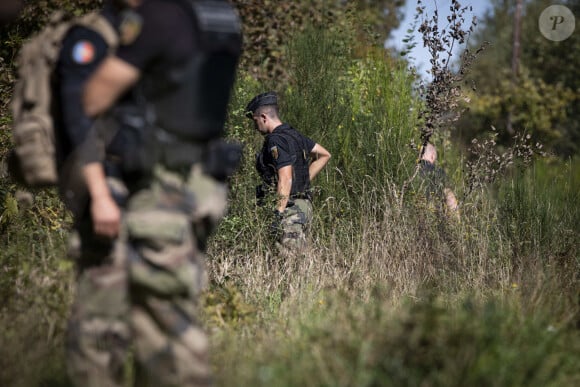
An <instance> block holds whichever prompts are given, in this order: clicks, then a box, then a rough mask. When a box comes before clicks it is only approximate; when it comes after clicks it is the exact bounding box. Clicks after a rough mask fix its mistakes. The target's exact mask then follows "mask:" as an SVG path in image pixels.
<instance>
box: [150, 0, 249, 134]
mask: <svg viewBox="0 0 580 387" xmlns="http://www.w3.org/2000/svg"><path fill="white" fill-rule="evenodd" d="M174 1H177V2H178V3H180V4H182V5H183V6H184V8H185V9H186V10H187V12H188V13H189V14H190V16H191V17H192V20H193V23H194V31H195V34H196V37H195V38H196V47H195V50H194V54H193V56H192V58H191V59H190V60H189V61H188V62H187V63H186V64H185V65H184V66H182V67H179V68H174V69H170V71H167V69H163V70H162V71H159V74H153V76H148V77H144V78H145V82H147V83H145V84H144V85H143V91H144V94H145V96H146V99H147V101H148V102H149V103H150V104H151V105H152V106H153V109H154V112H155V123H156V126H158V127H160V128H161V129H163V130H164V131H166V132H168V133H169V134H170V135H174V136H175V137H176V138H177V139H179V140H183V141H194V142H206V141H209V140H212V139H215V138H218V137H220V136H222V135H223V130H224V124H225V120H226V116H227V105H228V102H229V98H230V92H231V89H232V86H233V83H234V79H235V75H236V66H237V63H238V59H239V57H240V54H241V47H242V35H241V24H240V21H239V18H238V15H237V14H236V12H235V10H234V9H233V8H232V6H231V5H229V3H228V2H227V1H225V0H195V1H193V0H174ZM176 38H177V37H176Z"/></svg>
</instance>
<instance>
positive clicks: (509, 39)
mask: <svg viewBox="0 0 580 387" xmlns="http://www.w3.org/2000/svg"><path fill="white" fill-rule="evenodd" d="M491 3H492V7H491V8H490V10H489V12H488V13H487V14H486V15H485V16H484V17H483V18H482V20H480V21H479V25H478V28H477V30H476V33H475V34H474V36H473V37H472V39H471V40H470V42H469V43H470V47H469V48H470V49H475V48H476V47H478V46H479V45H481V44H482V43H483V42H484V41H488V42H490V46H489V47H487V49H486V50H485V51H484V52H483V53H482V54H481V56H480V57H479V58H478V60H477V61H476V63H475V64H474V65H473V66H472V68H471V72H470V80H471V81H473V82H474V83H475V85H476V87H477V89H476V90H475V91H473V92H472V93H471V101H470V103H469V110H468V111H467V112H466V114H464V116H463V119H462V120H461V121H460V122H459V124H458V125H457V128H456V130H455V133H456V134H457V135H458V136H459V137H460V138H462V139H463V142H464V143H468V142H469V141H470V140H471V139H472V138H474V137H477V136H479V135H481V134H482V133H485V132H487V131H488V130H489V127H490V125H494V126H495V127H496V128H502V132H501V140H502V143H503V144H507V143H508V141H509V138H510V136H511V134H510V133H509V132H508V131H507V130H506V122H507V117H508V112H510V111H513V112H515V116H514V117H513V125H514V127H517V128H518V129H519V130H525V131H526V132H528V133H530V134H532V135H533V137H534V139H535V140H537V141H540V142H542V143H543V144H544V145H545V146H546V147H547V149H548V150H549V151H552V152H554V153H555V154H557V155H559V156H561V157H564V158H566V157H571V156H574V155H577V154H578V151H579V149H578V147H579V146H580V69H579V67H578V65H577V63H578V55H579V54H578V53H579V52H580V33H578V28H576V29H575V31H574V33H573V34H572V35H571V36H570V37H569V38H568V39H566V40H564V41H561V42H553V41H550V40H548V39H546V38H545V37H544V36H543V35H542V34H541V33H540V32H539V30H538V19H539V17H540V14H541V13H542V11H543V10H544V9H545V8H546V7H548V6H549V5H552V4H553V3H554V2H552V1H548V0H525V1H523V10H522V15H523V16H522V19H521V41H520V51H521V52H520V59H519V71H518V73H517V74H516V79H515V81H512V79H513V76H514V74H513V73H512V70H511V69H512V53H513V31H514V12H515V5H516V1H505V0H492V1H491ZM557 4H559V5H565V6H567V7H568V8H569V9H570V10H571V11H572V13H573V14H574V15H575V16H576V18H578V15H580V2H579V1H577V0H563V1H560V2H558V3H557ZM577 22H578V20H576V24H577Z"/></svg>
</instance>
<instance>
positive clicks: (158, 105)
mask: <svg viewBox="0 0 580 387" xmlns="http://www.w3.org/2000/svg"><path fill="white" fill-rule="evenodd" d="M129 1H130V2H131V3H132V4H133V5H138V6H137V8H135V10H134V11H132V12H126V13H124V15H123V17H122V21H121V27H120V43H121V44H120V47H119V49H118V51H117V52H116V53H115V55H110V56H108V57H107V58H105V59H104V61H103V62H102V63H101V65H100V66H99V67H98V68H97V70H96V72H95V73H94V74H93V75H92V76H91V78H90V79H89V81H88V82H87V84H86V87H85V90H84V97H83V105H84V111H85V112H86V113H87V115H88V116H89V117H98V120H97V125H96V126H97V128H98V127H105V128H108V127H110V126H114V125H119V129H118V130H117V131H116V133H117V134H116V136H117V137H120V138H121V140H122V143H123V144H124V147H123V149H122V151H121V152H115V153H112V152H108V153H107V155H106V157H105V161H104V162H103V161H94V162H87V163H85V164H84V166H83V168H82V176H83V179H84V182H85V184H86V187H87V190H88V193H89V196H90V199H91V200H90V206H89V214H90V217H89V219H90V222H89V224H87V225H86V229H85V230H84V232H81V233H80V234H81V238H80V253H79V254H78V255H79V258H78V262H79V277H78V290H77V300H76V302H75V305H74V307H73V311H72V316H71V323H70V330H69V335H68V340H69V341H68V343H69V344H68V359H69V368H70V370H71V375H72V376H73V379H74V380H75V382H76V383H77V384H78V385H83V386H96V385H98V386H101V385H106V386H122V385H124V384H123V371H124V367H123V365H124V363H125V359H126V355H127V350H128V348H129V345H130V343H131V342H132V343H133V345H132V348H133V349H134V352H135V356H134V358H135V363H136V370H135V373H134V375H135V376H134V378H135V383H134V384H135V385H136V386H204V385H208V384H210V382H211V372H210V365H209V359H208V340H207V337H206V334H205V333H204V332H203V330H202V327H201V324H200V321H199V319H198V317H197V312H196V308H197V305H196V304H197V300H198V296H199V294H200V292H201V290H202V286H203V284H202V282H203V278H204V262H203V261H204V259H203V252H204V250H205V245H206V242H207V238H208V236H209V235H210V234H211V232H212V231H213V230H214V228H215V226H216V225H217V222H218V221H219V220H220V219H221V217H222V216H223V214H224V212H225V209H226V198H227V186H226V183H225V180H226V178H227V177H228V176H229V175H230V174H231V173H232V172H233V170H234V168H235V167H236V166H237V163H238V157H239V155H240V149H239V148H238V147H236V146H235V145H231V144H228V143H225V142H224V141H223V140H222V139H221V137H222V135H223V129H224V121H225V116H226V108H227V104H228V101H229V94H230V90H231V86H232V84H233V80H234V77H235V69H236V66H237V60H238V57H239V54H240V47H241V35H240V25H239V20H238V18H237V15H236V13H235V12H234V11H233V10H232V9H231V8H230V6H229V5H228V3H227V2H226V1H218V0H215V1H190V0H178V1H166V0H129ZM195 20H197V22H195ZM128 90H132V93H133V95H134V96H135V101H139V102H141V101H143V102H145V103H144V104H140V103H137V104H135V105H129V107H128V108H127V107H126V106H125V105H124V104H123V103H119V102H118V101H119V99H120V97H121V96H123V95H124V94H125V93H126V92H127V91H128ZM103 114H104V115H103ZM107 131H109V132H110V130H108V129H107V130H105V131H104V132H107ZM98 132H99V131H97V133H98ZM101 133H102V131H101ZM101 142H102V141H101ZM104 142H105V143H107V142H108V140H107V139H105V140H104ZM95 245H99V246H100V247H98V248H97V247H95Z"/></svg>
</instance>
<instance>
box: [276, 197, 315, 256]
mask: <svg viewBox="0 0 580 387" xmlns="http://www.w3.org/2000/svg"><path fill="white" fill-rule="evenodd" d="M292 202H293V203H294V205H291V206H288V207H286V209H285V210H284V213H283V214H282V218H281V219H280V235H278V238H277V247H278V249H279V250H280V251H282V252H285V253H289V252H292V251H293V252H300V251H302V250H303V249H304V248H305V247H306V246H307V244H308V239H307V234H308V229H309V227H310V223H311V222H312V202H311V201H310V200H307V199H294V200H293V201H292Z"/></svg>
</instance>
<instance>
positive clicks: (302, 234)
mask: <svg viewBox="0 0 580 387" xmlns="http://www.w3.org/2000/svg"><path fill="white" fill-rule="evenodd" d="M246 111H247V117H248V118H250V119H252V120H253V121H254V125H255V127H256V129H257V130H258V131H259V132H260V133H261V134H262V135H264V136H265V138H264V144H263V146H262V150H261V151H260V153H258V155H257V157H256V169H257V170H258V173H259V174H260V176H261V178H262V181H263V184H262V185H261V186H259V188H258V192H257V196H258V200H263V198H264V196H265V194H266V193H267V192H268V191H273V192H275V193H276V194H277V199H278V200H277V203H276V208H275V209H274V223H273V228H274V229H275V232H276V234H277V235H276V237H277V239H278V242H279V247H280V248H281V250H282V252H283V253H295V252H299V251H300V250H302V249H303V248H304V247H305V246H306V243H307V229H308V226H309V224H310V222H311V220H312V193H311V190H310V182H311V181H312V180H313V179H314V178H315V177H316V175H317V174H318V173H319V172H320V171H321V170H322V168H324V166H325V165H326V163H328V160H330V153H329V152H328V151H327V150H326V149H324V147H323V146H322V145H320V144H317V143H315V142H314V141H313V140H311V139H310V138H308V137H306V136H304V135H302V134H300V133H299V132H298V131H297V130H296V129H294V128H293V127H291V126H290V125H288V124H285V123H282V121H281V120H280V118H279V116H278V100H277V96H276V94H275V93H274V92H267V93H263V94H260V95H258V96H256V97H254V99H252V101H250V103H249V104H248V106H247V107H246Z"/></svg>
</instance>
